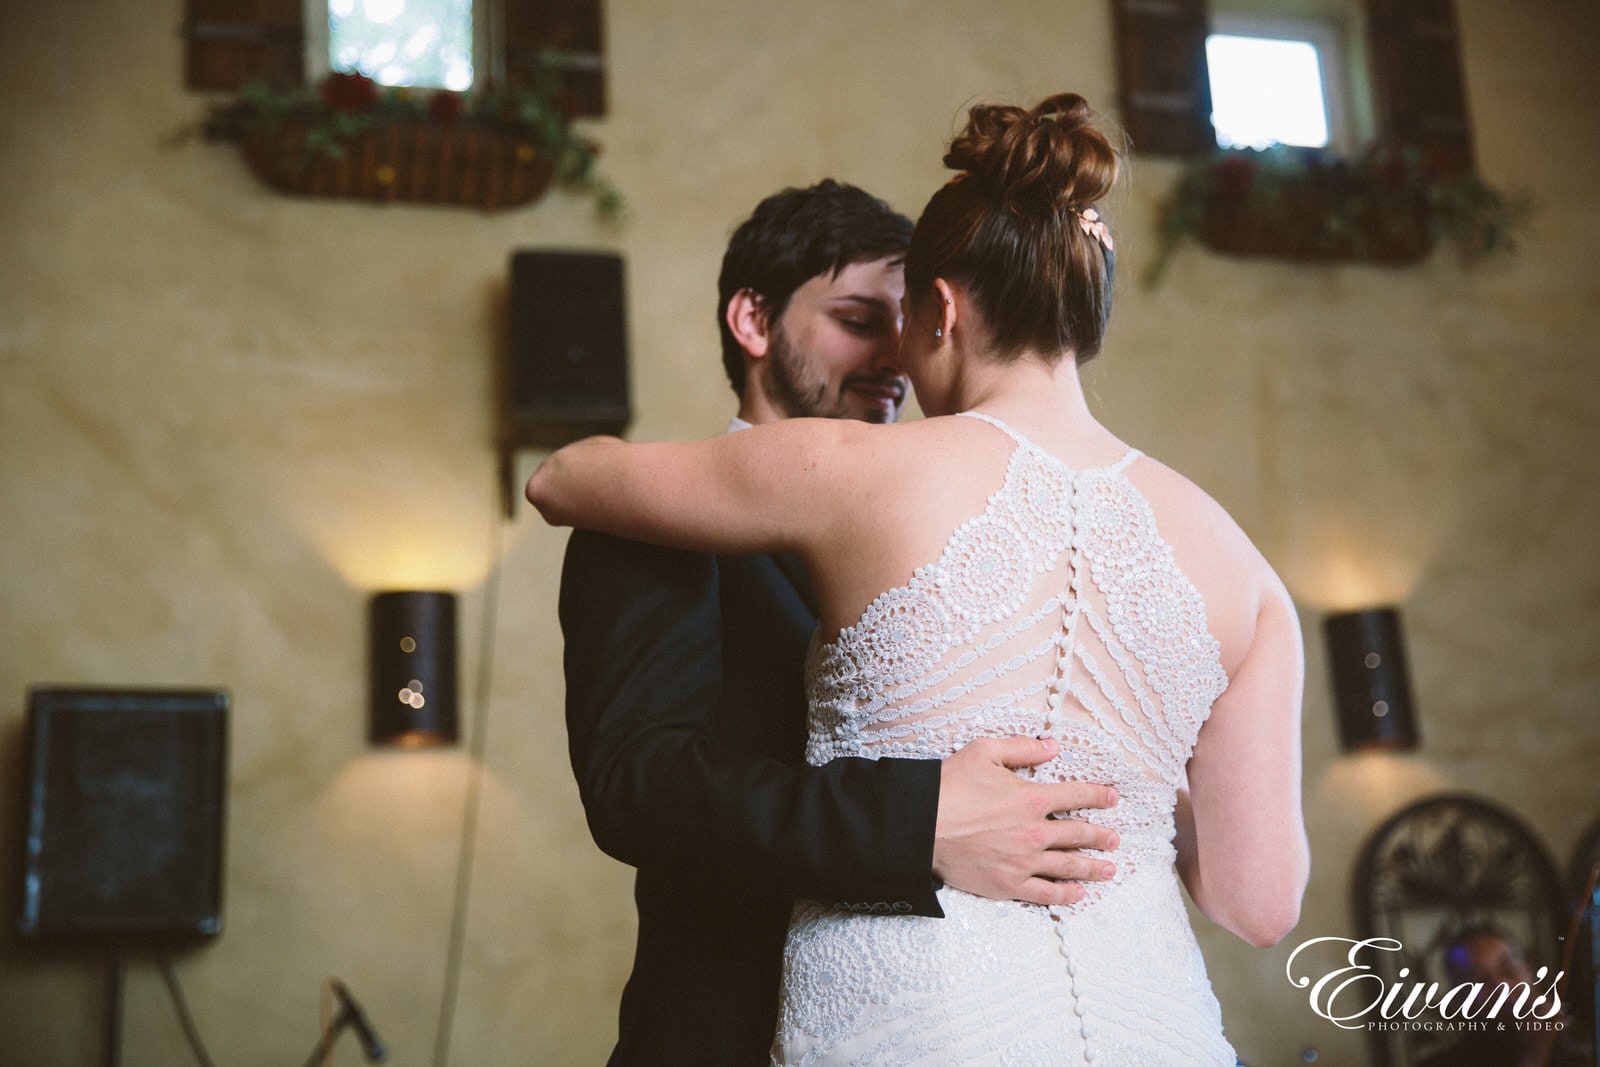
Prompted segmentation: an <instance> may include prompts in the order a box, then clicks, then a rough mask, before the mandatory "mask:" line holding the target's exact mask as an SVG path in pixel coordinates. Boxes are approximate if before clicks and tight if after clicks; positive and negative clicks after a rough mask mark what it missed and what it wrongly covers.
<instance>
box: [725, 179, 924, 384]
mask: <svg viewBox="0 0 1600 1067" xmlns="http://www.w3.org/2000/svg"><path fill="white" fill-rule="evenodd" d="M910 244H911V220H910V219H908V218H906V217H905V216H904V215H901V214H899V213H898V212H896V211H895V210H894V209H893V208H891V207H890V206H889V205H888V204H885V203H884V202H883V201H882V200H879V199H878V198H877V197H875V196H873V195H872V194H871V193H868V192H865V191H863V190H861V189H858V188H856V187H855V186H853V185H844V184H842V183H840V182H836V181H834V180H833V179H831V178H827V179H824V180H823V181H820V182H818V183H817V184H816V185H813V186H811V187H810V188H808V189H785V190H784V191H783V192H781V193H774V194H773V195H772V196H769V197H767V198H766V199H765V200H763V201H761V203H760V204H759V205H757V207H756V210H755V213H754V214H752V215H751V216H750V218H749V219H747V220H745V222H743V223H742V224H741V225H740V226H739V228H738V229H737V230H735V231H733V237H732V238H731V239H730V240H729V241H728V251H727V252H726V253H724V255H723V257H722V273H721V274H720V275H719V276H718V278H717V326H718V328H719V329H720V330H721V331H722V365H723V367H724V368H726V369H727V372H728V381H729V382H731V383H732V384H733V391H734V392H736V393H738V394H739V395H740V396H741V397H742V396H744V349H743V348H741V347H740V345H739V342H738V341H737V340H735V339H734V336H733V331H732V330H730V329H728V304H729V303H730V302H731V301H732V300H733V298H734V295H735V294H737V293H738V292H739V291H740V290H741V289H749V290H750V291H751V292H753V293H755V294H756V296H757V298H758V299H759V301H760V304H761V310H762V313H763V314H765V315H766V319H767V322H768V324H773V323H776V322H777V321H778V319H779V318H780V317H782V315H783V312H784V309H785V308H787V307H788V306H789V299H790V297H792V296H794V291H795V290H796V289H798V288H800V287H801V286H802V285H804V284H805V283H806V282H808V281H810V280H811V279H812V278H815V277H817V276H819V275H822V274H829V275H836V274H838V273H839V272H840V271H841V270H843V269H844V268H846V267H848V266H850V265H851V264H853V263H870V262H871V261H873V260H875V259H883V258H884V257H886V256H895V255H904V254H905V250H906V248H907V246H909V245H910Z"/></svg>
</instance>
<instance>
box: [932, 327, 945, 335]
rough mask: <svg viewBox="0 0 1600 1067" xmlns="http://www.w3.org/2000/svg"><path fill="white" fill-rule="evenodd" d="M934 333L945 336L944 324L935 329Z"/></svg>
mask: <svg viewBox="0 0 1600 1067" xmlns="http://www.w3.org/2000/svg"><path fill="white" fill-rule="evenodd" d="M933 335H934V336H935V337H943V336H944V327H943V326H941V327H939V328H938V329H936V330H934V331H933Z"/></svg>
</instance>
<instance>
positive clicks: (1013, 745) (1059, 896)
mask: <svg viewBox="0 0 1600 1067" xmlns="http://www.w3.org/2000/svg"><path fill="white" fill-rule="evenodd" d="M1060 749H1061V746H1060V744H1059V743H1058V742H1056V741H1053V740H1039V739H1035V738H1032V737H1007V738H980V739H979V740H977V741H974V742H972V743H971V744H969V745H967V746H966V747H965V748H963V749H961V751H959V752H957V753H956V754H955V755H953V756H951V757H950V758H948V759H946V760H945V761H944V762H943V764H942V765H941V766H940V771H939V816H938V823H937V825H936V827H935V830H934V841H933V873H934V875H935V876H936V877H938V878H939V879H940V880H941V881H943V882H944V883H945V884H946V885H950V886H954V887H955V888H957V889H960V890H964V891H965V892H968V893H975V894H977V895H978V896H983V897H991V898H993V899H995V900H1024V901H1029V902H1031V903H1034V904H1071V903H1073V902H1074V901H1077V900H1081V899H1083V895H1084V889H1083V887H1082V886H1080V885H1078V884H1076V883H1078V882H1088V881H1101V880H1104V879H1107V878H1110V877H1111V876H1112V875H1113V874H1115V873H1116V868H1115V866H1114V865H1112V864H1111V863H1108V862H1107V861H1105V860H1102V859H1096V858H1095V857H1093V856H1086V855H1084V854H1083V853H1082V852H1081V851H1079V850H1080V849H1085V848H1092V849H1100V850H1102V851H1105V850H1110V849H1114V848H1116V847H1117V835H1116V834H1115V833H1114V832H1113V831H1111V830H1107V829H1105V828H1103V827H1100V826H1096V825H1094V824H1093V823H1088V822H1084V821H1082V820H1081V819H1052V818H1050V816H1051V814H1052V813H1054V812H1059V811H1076V810H1078V809H1080V808H1109V807H1111V806H1112V805H1113V804H1115V803H1116V802H1117V791H1116V790H1115V789H1112V788H1111V787H1110V786H1106V785H1094V784H1091V783H1087V782H1028V781H1024V780H1023V779H1021V778H1018V777H1017V776H1016V775H1015V774H1014V773H1012V771H1013V768H1017V767H1031V766H1034V765H1036V764H1040V763H1044V762H1046V761H1047V760H1050V759H1053V758H1054V757H1055V755H1056V753H1057V752H1059V751H1060Z"/></svg>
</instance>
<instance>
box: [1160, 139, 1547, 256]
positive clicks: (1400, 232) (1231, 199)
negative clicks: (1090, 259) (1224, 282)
mask: <svg viewBox="0 0 1600 1067" xmlns="http://www.w3.org/2000/svg"><path fill="white" fill-rule="evenodd" d="M1530 210H1531V208H1530V205H1529V203H1528V201H1527V199H1526V198H1525V197H1521V196H1510V195H1507V194H1505V193H1502V192H1499V191H1498V190H1496V189H1494V188H1492V187H1491V186H1489V185H1488V184H1487V183H1485V182H1484V181H1483V179H1481V178H1479V177H1478V176H1477V174H1475V173H1474V172H1473V171H1471V170H1470V169H1467V168H1463V167H1460V166H1458V165H1456V164H1455V162H1454V160H1453V159H1452V158H1451V157H1450V156H1449V155H1448V154H1447V153H1444V152H1439V151H1423V150H1419V149H1416V148H1412V147H1407V146H1394V145H1381V144H1380V145H1377V146H1374V147H1373V148H1371V149H1369V150H1367V151H1366V152H1364V153H1362V154H1361V155H1360V156H1358V157H1356V158H1354V159H1341V158H1339V157H1337V156H1335V155H1334V154H1332V153H1330V152H1327V151H1323V150H1318V149H1303V148H1291V147H1288V146H1284V145H1274V146H1273V147H1271V148H1267V149H1262V150H1257V149H1249V148H1243V149H1220V150H1218V151H1217V152H1216V153H1214V154H1213V155H1210V156H1207V157H1205V158H1203V159H1199V160H1196V161H1195V162H1193V163H1191V164H1190V165H1189V167H1188V168H1187V169H1186V170H1185V171H1184V173H1183V176H1182V177H1181V178H1180V179H1179V181H1178V183H1177V185H1176V186H1175V187H1174V189H1173V192H1172V195H1171V197H1170V198H1169V199H1168V201H1167V203H1166V205H1165V208H1164V211H1163V215H1162V220H1161V242H1160V251H1159V253H1158V255H1157V258H1156V262H1155V265H1154V267H1153V268H1152V269H1151V272H1150V275H1149V279H1148V280H1149V282H1150V283H1151V284H1154V283H1155V282H1156V281H1157V280H1158V279H1159V277H1160V275H1161V273H1162V271H1163V270H1165V268H1166V266H1167V264H1168V262H1169V261H1170V259H1171V257H1172V255H1173V253H1174V252H1176V250H1177V249H1178V247H1179V246H1180V245H1181V244H1182V243H1183V241H1184V240H1186V239H1189V238H1193V239H1196V240H1199V241H1201V242H1202V243H1204V244H1206V245H1209V246H1210V247H1212V248H1215V249H1217V250H1219V251H1223V252H1231V253H1235V254H1240V255H1265V256H1279V257H1283V258H1290V259H1306V260H1317V259H1324V260H1326V259H1357V260H1367V261H1371V262H1388V263H1402V262H1408V261H1411V260H1415V259H1420V258H1421V257H1422V256H1423V255H1425V254H1426V253H1427V251H1428V249H1429V248H1431V247H1432V246H1433V244H1434V243H1435V242H1436V241H1438V240H1440V239H1447V240H1449V241H1452V242H1453V243H1454V244H1455V245H1456V249H1457V251H1458V252H1459V253H1460V255H1461V257H1462V259H1463V261H1465V262H1473V261H1476V260H1479V259H1483V258H1485V257H1490V256H1496V255H1503V254H1506V253H1509V252H1511V251H1512V250H1513V249H1514V248H1515V245H1516V237H1517V234H1518V232H1519V231H1520V230H1521V228H1522V227H1523V225H1524V224H1525V223H1526V221H1527V218H1528V215H1529V213H1530Z"/></svg>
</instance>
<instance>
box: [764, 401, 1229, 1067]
mask: <svg viewBox="0 0 1600 1067" xmlns="http://www.w3.org/2000/svg"><path fill="white" fill-rule="evenodd" d="M965 414H967V415H968V416H970V417H972V418H977V419H982V420H983V421H984V422H987V423H989V424H990V425H992V426H994V427H996V428H997V429H999V430H1001V431H1003V432H1005V433H1006V434H1008V435H1009V436H1010V437H1011V438H1012V439H1013V441H1014V442H1015V447H1014V449H1013V451H1012V453H1011V456H1010V459H1009V461H1008V463H1007V465H1006V470H1005V475H1004V479H1003V481H1002V484H1001V486H1000V488H999V489H998V490H996V491H995V493H994V494H993V495H992V496H990V497H989V499H988V501H987V504H986V506H985V507H984V509H983V511H982V512H981V513H980V514H978V515H976V516H974V517H973V518H971V519H968V520H967V521H966V522H963V523H962V524H961V525H960V526H959V527H958V528H957V529H956V530H955V532H954V533H952V534H951V536H950V539H949V541H948V542H947V543H946V546H945V548H944V551H943V552H942V553H941V554H940V556H939V558H938V559H937V560H936V561H934V562H933V563H930V564H928V565H927V566H924V567H920V568H918V569H917V570H916V571H915V573H914V574H913V575H912V577H911V580H910V581H909V582H907V583H906V584H905V585H903V586H900V587H898V588H895V589H891V590H889V591H887V592H885V593H883V594H881V595H880V596H879V597H877V599H875V600H874V601H873V602H872V604H871V605H869V606H868V607H867V609H866V610H865V611H864V612H863V613H862V615H861V618H860V619H859V620H858V621H857V622H856V623H855V624H854V625H852V626H849V627H847V628H846V629H844V630H843V631H841V632H840V633H839V635H838V636H837V637H836V638H835V639H833V640H832V641H827V642H824V641H821V640H814V641H813V643H812V648H811V653H810V655H809V657H808V660H807V665H806V682H807V686H808V690H809V693H810V696H811V715H810V723H809V738H808V742H807V749H806V758H807V760H809V761H810V762H811V763H814V764H820V763H823V762H826V761H827V760H830V759H834V758H836V757H839V756H865V757H869V758H879V757H884V756H903V757H913V758H934V759H939V758H943V757H945V756H948V755H950V754H951V753H953V752H955V751H956V750H957V749H959V748H961V747H962V746H963V745H965V744H967V743H968V742H970V741H973V740H975V739H977V738H980V737H1008V736H1013V735H1030V736H1045V735H1049V736H1054V737H1057V738H1059V739H1061V742H1062V748H1061V754H1060V755H1059V756H1058V757H1057V758H1055V759H1054V760H1051V761H1050V762H1049V763H1047V764H1044V765H1042V766H1040V767H1037V768H1034V769H1032V771H1031V772H1030V776H1031V777H1034V778H1036V779H1037V780H1042V781H1065V780H1076V781H1093V782H1102V783H1110V784H1113V785H1115V786H1116V788H1117V791H1118V794H1119V796H1120V800H1119V803H1118V805H1117V806H1116V807H1115V808H1112V809H1110V810H1109V811H1103V812H1100V811H1097V812H1094V813H1093V814H1092V815H1091V816H1090V817H1091V818H1092V819H1093V821H1095V822H1097V823H1099V824H1100V825H1103V826H1108V827H1110V828H1111V829H1114V830H1116V831H1117V833H1118V836H1119V837H1120V839H1121V841H1120V846H1119V848H1118V849H1117V850H1116V851H1115V853H1114V854H1111V855H1109V856H1108V857H1107V858H1110V859H1112V860H1114V861H1115V863H1116V865H1117V875H1116V877H1115V878H1113V879H1112V880H1110V881H1107V882H1095V883H1088V884H1086V889H1087V890H1088V895H1087V896H1086V897H1085V899H1084V900H1082V901H1080V902H1079V903H1077V904H1074V905H1069V906H1066V907H1058V908H1043V907H1038V906H1035V905H1028V904H1020V903H1016V902H995V901H989V900H983V899H980V898H977V897H972V896H969V895H967V894H964V893H960V892H959V891H956V890H952V889H948V888H947V889H944V890H941V891H940V900H941V903H942V904H943V906H944V908H945V912H946V918H943V919H928V918H918V917H912V916H891V917H879V918H874V917H870V916H862V915H860V914H850V913H846V912H843V911H840V910H838V909H836V908H831V907H827V906H825V905H822V904H809V903H807V904H802V905H801V906H800V907H799V908H798V909H797V910H796V913H795V918H794V923H793V925H792V926H791V929H790V936H789V944H788V948H787V950H786V957H785V982H784V999H783V1011H782V1016H781V1019H780V1024H779V1030H778V1035H777V1039H776V1041H775V1044H774V1062H775V1063H785V1064H787V1063H799V1064H822V1063H827V1064H834V1063H840V1064H843V1063H862V1064H893V1063H963V1064H965V1063H993V1064H1028V1063H1041V1064H1043V1063H1048V1064H1052V1065H1054V1064H1062V1063H1077V1062H1091V1061H1092V1062H1094V1063H1096V1064H1119V1065H1120V1064H1130V1065H1139V1067H1144V1065H1149V1064H1173V1065H1184V1067H1189V1065H1193V1064H1210V1063H1216V1064H1223V1063H1226V1064H1232V1063H1233V1062H1234V1059H1233V1053H1232V1050H1231V1049H1230V1048H1229V1047H1228V1044H1227V1042H1226V1041H1225V1040H1223V1038H1222V1036H1221V1023H1220V1013H1219V1011H1218V1008H1217V1005H1216V1001H1215V999H1214V998H1213V997H1212V994H1211V989H1210V984H1209V982H1208V981H1207V980H1206V977H1205V971H1204V965H1203V963H1202V961H1201V960H1200V954H1199V950H1198V948H1197V947H1196V946H1195V943H1194V937H1193V933H1192V931H1191V930H1190V928H1189V924H1188V919H1187V914H1186V913H1185V911H1184V907H1183V903H1182V898H1181V895H1180V894H1179V891H1178V886H1177V879H1176V876H1175V874H1174V871H1173V862H1174V860H1175V852H1174V850H1173V847H1172V838H1173V811H1174V807H1175V805H1176V799H1177V790H1178V788H1179V787H1180V786H1181V785H1182V784H1183V781H1184V769H1185V767H1186V765H1187V763H1188V760H1189V755H1190V753H1191V752H1192V751H1193V748H1194V744H1195V740H1196V738H1197V737H1198V735H1199V732H1200V728H1201V726H1202V724H1203V723H1204V722H1205V720H1206V716H1207V715H1208V713H1209V711H1210V708H1211V704H1212V702H1213V701H1214V700H1215V699H1216V698H1217V696H1218V695H1220V694H1221V692H1222V691H1223V689H1224V688H1225V687H1226V686H1227V676H1226V674H1225V673H1224V672H1223V670H1222V666H1221V662H1220V660H1219V646H1218V644H1217V642H1216V640H1215V639H1214V638H1213V637H1212V636H1211V634H1210V632H1209V631H1208V630H1207V628H1206V612H1205V604H1204V602H1203V601H1202V599H1201V597H1200V594H1199V592H1198V590H1196V588H1195V587H1194V585H1193V583H1192V582H1190V580H1189V579H1188V578H1187V577H1186V576H1185V575H1184V574H1183V573H1182V571H1181V570H1180V569H1179V568H1178V566H1177V564H1176V563H1175V561H1174V559H1173V554H1172V549H1171V547H1170V546H1169V545H1168V544H1167V543H1166V542H1165V541H1163V540H1162V538H1161V536H1160V534H1159V532H1158V530H1157V527H1156V521H1155V515H1154V513H1153V511H1152V510H1151V508H1150V505H1149V502H1148V501H1147V500H1145V498H1144V496H1143V495H1142V494H1141V493H1140V492H1139V491H1138V489H1137V488H1135V487H1134V485H1133V483H1132V482H1131V481H1129V479H1128V478H1127V475H1126V472H1127V469H1128V467H1129V466H1130V465H1131V464H1132V463H1133V462H1134V461H1135V460H1137V459H1138V458H1139V456H1140V453H1139V452H1137V451H1130V452H1128V453H1127V454H1126V455H1125V456H1123V458H1122V459H1121V460H1119V461H1118V462H1116V463H1114V464H1111V465H1110V466H1106V467H1098V468H1093V469H1088V470H1073V469H1072V468H1070V467H1068V466H1066V465H1065V464H1064V463H1062V462H1061V461H1060V460H1059V459H1057V458H1056V457H1055V456H1053V455H1051V454H1050V453H1048V452H1045V451H1044V450H1042V449H1040V448H1038V447H1036V446H1035V445H1033V444H1032V443H1031V442H1029V441H1027V440H1026V439H1025V438H1023V437H1022V436H1021V435H1020V434H1018V433H1016V431H1014V430H1012V429H1011V428H1010V427H1009V426H1007V425H1006V424H1005V423H1003V422H1001V421H1000V420H999V419H996V418H993V417H992V416H988V415H984V414H981V413H978V412H967V413H965Z"/></svg>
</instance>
